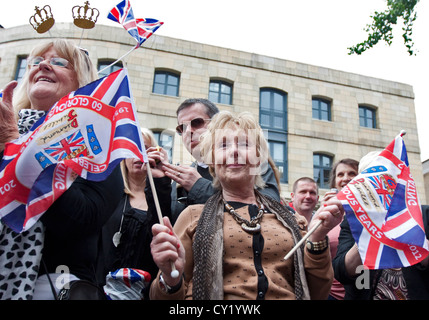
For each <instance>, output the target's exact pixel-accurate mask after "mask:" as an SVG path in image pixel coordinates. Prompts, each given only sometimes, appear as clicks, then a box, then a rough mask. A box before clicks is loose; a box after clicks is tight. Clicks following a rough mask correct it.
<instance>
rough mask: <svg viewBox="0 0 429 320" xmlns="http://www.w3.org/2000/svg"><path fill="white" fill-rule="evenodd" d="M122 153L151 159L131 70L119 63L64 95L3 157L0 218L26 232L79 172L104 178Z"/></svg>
mask: <svg viewBox="0 0 429 320" xmlns="http://www.w3.org/2000/svg"><path fill="white" fill-rule="evenodd" d="M124 158H139V159H140V160H141V161H143V162H147V156H146V151H145V149H144V142H143V137H142V134H141V131H140V126H139V124H138V120H137V115H136V109H135V106H134V101H133V97H132V94H131V90H130V85H129V79H128V73H127V71H126V70H125V69H120V70H118V71H116V72H114V73H111V74H110V75H108V76H107V77H104V78H101V79H99V80H97V81H94V82H92V83H90V84H88V85H86V86H84V87H82V88H79V89H78V90H76V91H74V92H71V93H69V94H68V95H66V96H64V97H63V98H62V99H60V100H59V101H58V102H57V103H56V104H55V105H54V106H53V107H52V108H51V109H50V110H49V112H48V113H47V114H46V115H45V116H44V117H42V118H41V119H39V121H38V122H36V123H35V124H34V125H33V127H32V128H31V129H30V131H29V132H27V133H26V134H25V135H22V136H21V137H20V138H19V139H17V140H15V141H13V142H11V143H8V144H6V147H5V150H4V155H3V161H2V162H1V163H0V194H1V196H0V218H1V220H2V222H3V223H5V224H7V225H8V226H9V227H10V228H11V229H13V230H14V231H16V232H23V231H25V230H28V229H29V228H31V226H32V225H33V224H34V223H35V222H36V221H37V220H38V219H39V218H40V217H41V216H42V215H43V213H44V212H46V210H47V209H48V208H49V207H50V205H51V204H52V203H54V201H55V200H56V199H58V197H59V196H61V195H62V194H63V193H64V192H65V191H66V190H67V189H68V187H69V186H70V185H71V184H72V183H73V181H74V180H75V178H76V177H77V175H79V176H81V177H82V178H84V179H88V180H92V181H102V180H104V179H106V178H107V176H108V175H109V174H110V173H111V172H112V170H113V169H114V168H115V167H116V165H117V164H118V163H119V162H120V161H121V160H122V159H124Z"/></svg>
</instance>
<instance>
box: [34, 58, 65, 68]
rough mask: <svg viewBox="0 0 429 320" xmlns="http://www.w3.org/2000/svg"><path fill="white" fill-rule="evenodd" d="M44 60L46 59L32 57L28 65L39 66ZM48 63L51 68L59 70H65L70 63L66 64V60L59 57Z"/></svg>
mask: <svg viewBox="0 0 429 320" xmlns="http://www.w3.org/2000/svg"><path fill="white" fill-rule="evenodd" d="M45 60H46V59H45V58H43V57H32V58H31V59H30V61H29V62H28V64H29V65H30V66H32V67H35V66H38V65H39V64H41V63H42V62H43V61H45ZM48 62H49V64H50V65H51V66H55V67H61V68H67V66H68V65H69V64H70V62H68V61H67V60H66V59H63V58H59V57H54V58H51V59H49V60H48Z"/></svg>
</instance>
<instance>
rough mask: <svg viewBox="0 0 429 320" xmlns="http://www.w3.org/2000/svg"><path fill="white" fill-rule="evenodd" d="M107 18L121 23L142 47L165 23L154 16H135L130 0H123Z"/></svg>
mask: <svg viewBox="0 0 429 320" xmlns="http://www.w3.org/2000/svg"><path fill="white" fill-rule="evenodd" d="M107 18H109V19H110V20H113V21H115V22H118V23H120V24H121V25H122V26H123V27H124V28H125V30H127V31H128V33H129V34H130V35H131V36H132V37H133V38H134V39H135V40H136V41H137V46H136V47H140V46H141V45H142V44H143V42H145V41H146V40H147V39H148V38H149V37H150V36H151V35H152V34H153V33H154V32H155V31H156V30H158V28H159V27H160V26H162V25H163V24H164V22H161V21H159V20H156V19H152V18H146V19H143V18H139V19H135V18H134V13H133V9H132V8H131V3H130V1H128V0H123V1H121V2H120V3H118V4H117V5H116V6H115V7H114V8H113V9H112V10H110V12H109V14H108V16H107Z"/></svg>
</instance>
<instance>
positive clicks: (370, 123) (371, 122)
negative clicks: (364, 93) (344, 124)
mask: <svg viewBox="0 0 429 320" xmlns="http://www.w3.org/2000/svg"><path fill="white" fill-rule="evenodd" d="M359 125H360V126H361V127H366V128H373V129H375V128H377V121H376V117H375V109H374V108H371V107H367V106H359Z"/></svg>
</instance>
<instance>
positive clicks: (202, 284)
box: [192, 190, 310, 300]
mask: <svg viewBox="0 0 429 320" xmlns="http://www.w3.org/2000/svg"><path fill="white" fill-rule="evenodd" d="M255 193H256V197H257V198H258V199H259V200H260V201H261V202H262V204H263V205H264V207H265V208H267V209H268V210H269V211H270V212H272V213H274V214H275V215H276V217H277V219H278V220H279V221H280V222H281V223H282V224H283V225H284V226H285V228H287V229H288V230H290V232H291V233H292V236H293V239H294V242H295V243H297V242H298V241H299V240H300V239H301V238H302V236H301V231H300V229H299V227H298V223H297V222H296V220H295V218H294V217H293V214H292V213H291V212H290V211H289V210H288V209H287V208H286V207H284V206H282V205H281V204H280V203H278V202H276V201H275V200H272V199H271V198H269V197H265V196H264V195H262V194H261V193H260V192H258V191H257V190H255ZM223 217H224V208H223V202H222V192H221V191H218V192H217V193H216V194H214V195H213V196H212V197H211V198H210V199H209V200H207V202H206V204H205V206H204V209H203V212H202V213H201V217H200V219H199V221H198V225H197V229H196V232H195V240H194V242H193V244H192V248H193V251H194V272H193V290H192V298H193V299H194V300H222V299H223V276H222V271H223V269H222V265H223V256H222V255H223ZM294 267H295V268H294V269H295V275H294V278H295V283H294V287H295V296H296V299H297V300H307V299H310V292H309V289H308V285H307V280H306V276H305V270H304V249H303V247H301V248H300V249H298V250H297V251H296V252H295V253H294Z"/></svg>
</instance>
